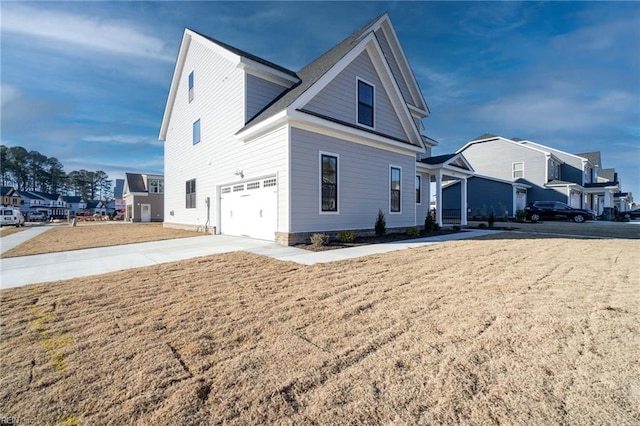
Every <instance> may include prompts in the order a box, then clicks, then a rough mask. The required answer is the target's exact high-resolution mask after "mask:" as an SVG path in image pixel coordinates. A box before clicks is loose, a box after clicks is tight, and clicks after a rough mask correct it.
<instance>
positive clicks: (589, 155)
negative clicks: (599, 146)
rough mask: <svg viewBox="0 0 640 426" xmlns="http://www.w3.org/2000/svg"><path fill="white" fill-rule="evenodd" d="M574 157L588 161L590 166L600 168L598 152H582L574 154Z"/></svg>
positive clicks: (600, 161)
mask: <svg viewBox="0 0 640 426" xmlns="http://www.w3.org/2000/svg"><path fill="white" fill-rule="evenodd" d="M575 155H577V156H578V157H582V158H586V159H587V160H589V162H590V163H591V164H593V165H594V166H596V167H602V160H601V159H600V151H594V152H584V153H582V154H575Z"/></svg>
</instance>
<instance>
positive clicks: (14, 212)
mask: <svg viewBox="0 0 640 426" xmlns="http://www.w3.org/2000/svg"><path fill="white" fill-rule="evenodd" d="M5 225H13V226H15V227H20V226H24V215H23V214H22V212H21V211H20V209H12V208H6V207H4V208H2V209H0V226H5Z"/></svg>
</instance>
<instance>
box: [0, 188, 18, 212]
mask: <svg viewBox="0 0 640 426" xmlns="http://www.w3.org/2000/svg"><path fill="white" fill-rule="evenodd" d="M0 196H1V197H2V207H20V194H19V193H18V191H16V190H15V188H13V187H11V186H3V187H1V188H0Z"/></svg>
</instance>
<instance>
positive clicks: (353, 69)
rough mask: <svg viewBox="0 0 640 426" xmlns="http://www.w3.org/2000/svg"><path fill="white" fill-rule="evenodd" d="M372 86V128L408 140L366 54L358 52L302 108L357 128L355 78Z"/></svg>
mask: <svg viewBox="0 0 640 426" xmlns="http://www.w3.org/2000/svg"><path fill="white" fill-rule="evenodd" d="M358 77H359V78H361V79H363V80H365V81H366V82H367V83H370V84H373V85H374V87H375V91H374V96H375V100H374V113H373V114H374V128H375V130H376V131H378V132H380V133H383V134H385V135H388V136H393V137H395V138H398V139H401V140H404V141H408V140H409V139H408V137H407V135H406V134H405V133H404V129H403V128H402V124H401V123H400V120H399V119H398V116H397V115H396V112H395V110H394V109H393V106H392V105H391V101H390V100H389V96H388V94H387V93H386V91H385V90H384V87H383V85H382V81H381V80H380V77H379V76H378V74H377V73H376V70H375V67H374V65H373V63H372V62H371V58H370V57H369V54H368V53H367V52H366V51H365V52H362V53H361V54H360V55H359V56H358V57H357V58H356V59H355V60H354V61H353V62H351V64H349V65H347V67H346V68H345V69H344V70H343V71H342V72H341V73H340V74H339V75H338V76H336V77H335V78H334V79H333V80H332V81H331V82H330V83H329V84H328V85H327V86H326V87H325V88H324V89H322V91H321V92H320V93H318V94H317V95H316V96H315V97H314V98H313V99H311V101H309V102H308V103H307V104H306V105H305V106H304V109H306V110H309V111H312V112H315V113H317V114H321V115H324V116H327V117H330V118H334V119H336V120H340V121H344V122H346V123H349V124H352V125H357V118H356V113H357V101H358V100H357V93H356V91H357V78H358Z"/></svg>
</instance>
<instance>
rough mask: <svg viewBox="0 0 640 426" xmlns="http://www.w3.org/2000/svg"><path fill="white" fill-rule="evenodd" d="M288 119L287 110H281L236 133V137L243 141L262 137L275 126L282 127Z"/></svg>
mask: <svg viewBox="0 0 640 426" xmlns="http://www.w3.org/2000/svg"><path fill="white" fill-rule="evenodd" d="M286 120H287V110H283V111H280V112H279V113H277V114H276V115H274V116H272V117H269V118H268V119H266V120H264V121H261V122H260V123H257V124H255V125H253V126H251V127H249V128H248V129H246V130H244V131H242V132H239V133H236V135H235V136H236V138H237V139H238V140H240V141H242V142H249V141H250V140H251V139H255V138H257V137H260V136H262V135H264V134H266V133H269V132H270V131H271V130H273V129H274V128H275V127H280V126H282V125H283V124H284V123H286Z"/></svg>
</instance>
